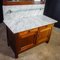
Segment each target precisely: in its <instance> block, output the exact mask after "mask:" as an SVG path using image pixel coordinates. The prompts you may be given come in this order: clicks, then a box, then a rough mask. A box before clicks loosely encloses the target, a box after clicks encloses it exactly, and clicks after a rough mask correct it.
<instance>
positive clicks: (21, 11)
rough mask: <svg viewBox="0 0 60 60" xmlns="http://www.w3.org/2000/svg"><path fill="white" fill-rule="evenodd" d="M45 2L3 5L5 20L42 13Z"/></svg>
mask: <svg viewBox="0 0 60 60" xmlns="http://www.w3.org/2000/svg"><path fill="white" fill-rule="evenodd" d="M43 11H44V4H38V5H12V6H3V15H4V20H10V19H13V20H14V19H15V20H16V19H19V18H24V17H33V16H37V15H42V14H43Z"/></svg>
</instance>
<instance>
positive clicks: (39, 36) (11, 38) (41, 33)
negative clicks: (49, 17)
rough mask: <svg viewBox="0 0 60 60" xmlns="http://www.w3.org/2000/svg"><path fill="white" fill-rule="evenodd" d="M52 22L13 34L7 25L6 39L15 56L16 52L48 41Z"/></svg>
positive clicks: (16, 55)
mask: <svg viewBox="0 0 60 60" xmlns="http://www.w3.org/2000/svg"><path fill="white" fill-rule="evenodd" d="M52 27H53V24H49V25H46V26H42V27H39V28H35V29H31V30H27V31H24V32H19V33H17V34H13V33H12V31H11V30H10V29H9V28H8V27H7V38H8V39H7V41H8V46H10V47H11V48H12V50H13V51H14V53H15V57H16V58H17V57H18V54H19V53H21V52H23V51H25V50H27V49H29V48H31V47H34V46H36V45H38V44H40V43H42V42H46V43H48V42H49V39H50V35H51V31H52Z"/></svg>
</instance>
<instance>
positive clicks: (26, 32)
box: [18, 28, 38, 38]
mask: <svg viewBox="0 0 60 60" xmlns="http://www.w3.org/2000/svg"><path fill="white" fill-rule="evenodd" d="M37 31H38V28H35V29H31V30H29V31H24V32H21V33H19V34H18V37H19V38H26V37H29V36H31V35H34V34H36V32H37Z"/></svg>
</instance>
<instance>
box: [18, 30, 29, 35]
mask: <svg viewBox="0 0 60 60" xmlns="http://www.w3.org/2000/svg"><path fill="white" fill-rule="evenodd" d="M28 33H29V31H24V32H20V33H19V35H20V36H23V35H27V34H28Z"/></svg>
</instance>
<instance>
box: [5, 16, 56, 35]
mask: <svg viewBox="0 0 60 60" xmlns="http://www.w3.org/2000/svg"><path fill="white" fill-rule="evenodd" d="M56 22H57V21H56V20H54V19H52V18H49V17H47V16H45V15H39V16H33V17H24V18H20V19H18V18H17V19H15V20H11V19H9V20H4V23H5V24H6V25H7V26H8V27H9V28H10V30H11V31H12V32H13V33H14V34H15V33H18V32H22V31H25V30H29V29H33V28H37V27H41V26H44V25H48V24H53V23H56Z"/></svg>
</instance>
